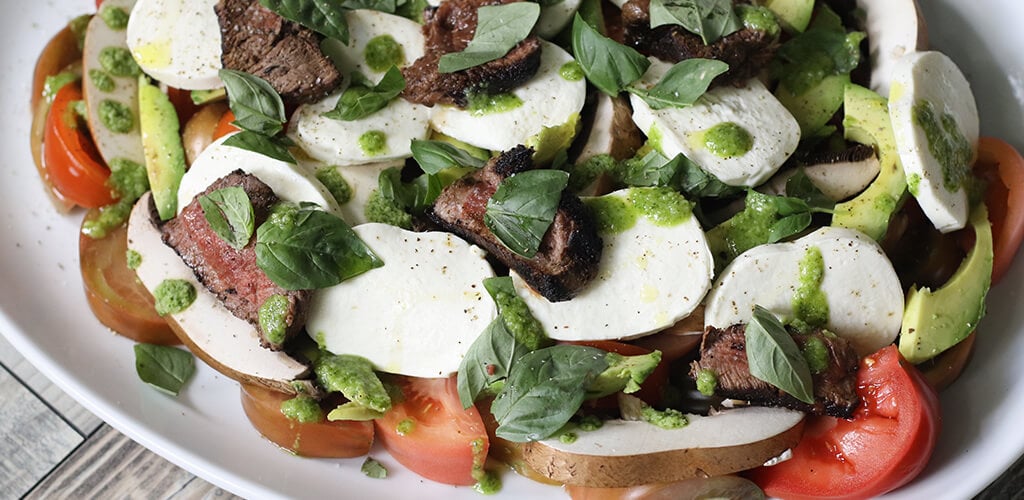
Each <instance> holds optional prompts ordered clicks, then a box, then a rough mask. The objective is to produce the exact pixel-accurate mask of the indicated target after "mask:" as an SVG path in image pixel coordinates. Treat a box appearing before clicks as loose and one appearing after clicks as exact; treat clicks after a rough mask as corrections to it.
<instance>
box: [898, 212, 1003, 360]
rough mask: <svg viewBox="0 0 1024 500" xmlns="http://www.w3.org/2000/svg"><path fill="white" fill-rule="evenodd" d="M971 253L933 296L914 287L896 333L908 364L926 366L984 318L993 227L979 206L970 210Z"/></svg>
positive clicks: (930, 292) (927, 290)
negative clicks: (898, 334)
mask: <svg viewBox="0 0 1024 500" xmlns="http://www.w3.org/2000/svg"><path fill="white" fill-rule="evenodd" d="M970 224H971V227H973V228H974V248H972V249H971V251H970V252H968V253H967V257H965V258H964V261H963V262H962V263H961V264H960V267H959V268H958V269H957V270H956V272H955V273H953V277H952V278H950V279H949V281H948V282H946V284H945V285H943V286H942V288H939V289H938V290H935V291H934V292H933V291H931V290H929V289H928V288H921V289H918V288H917V287H912V288H911V289H910V293H908V294H907V305H906V308H905V309H904V311H903V327H902V328H901V329H900V353H901V354H903V357H904V358H906V360H907V361H909V362H911V363H915V364H916V363H921V362H923V361H928V360H929V359H931V358H933V357H935V356H936V355H938V354H940V353H941V352H943V351H945V350H946V349H949V348H950V347H953V346H955V345H956V344H957V343H959V342H960V341H961V340H963V339H965V338H967V336H968V335H970V334H971V332H973V331H974V329H975V328H976V327H977V326H978V322H979V321H981V317H982V316H984V315H985V295H986V294H987V293H988V288H989V285H991V283H992V227H991V225H990V224H989V222H988V210H986V209H985V204H983V203H980V204H978V205H977V206H975V207H974V209H973V210H971V218H970Z"/></svg>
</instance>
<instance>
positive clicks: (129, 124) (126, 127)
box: [99, 99, 135, 134]
mask: <svg viewBox="0 0 1024 500" xmlns="http://www.w3.org/2000/svg"><path fill="white" fill-rule="evenodd" d="M99 115H100V123H102V124H103V126H104V127H107V129H108V130H110V131H111V132H114V133H117V134H127V133H128V132H131V131H132V129H133V128H135V117H134V116H132V109H131V108H129V107H128V106H127V105H125V104H124V103H121V102H118V101H113V100H110V99H104V100H102V101H100V107H99Z"/></svg>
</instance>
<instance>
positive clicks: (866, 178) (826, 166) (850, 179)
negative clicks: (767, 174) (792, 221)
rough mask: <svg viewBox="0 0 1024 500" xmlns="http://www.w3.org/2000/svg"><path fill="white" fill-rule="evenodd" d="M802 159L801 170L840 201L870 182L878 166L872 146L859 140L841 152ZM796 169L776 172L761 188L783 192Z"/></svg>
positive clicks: (859, 190) (769, 191) (773, 191)
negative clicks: (803, 164) (804, 163)
mask: <svg viewBox="0 0 1024 500" xmlns="http://www.w3.org/2000/svg"><path fill="white" fill-rule="evenodd" d="M804 161H805V162H806V165H805V166H804V167H803V169H804V174H806V175H807V177H808V178H809V179H810V180H811V183H813V184H814V185H815V186H816V187H817V188H818V189H820V190H821V192H822V193H824V194H825V196H828V197H829V199H831V200H833V201H842V200H845V199H847V198H851V197H853V196H854V195H856V194H858V193H860V192H861V191H863V190H864V189H866V188H867V187H868V185H870V184H871V181H873V180H874V179H875V177H877V176H878V171H879V170H880V169H881V164H880V163H879V162H878V156H876V155H875V151H874V149H872V148H871V147H870V146H865V145H862V144H858V145H855V146H854V147H852V148H850V149H848V150H846V151H843V152H841V153H828V154H821V155H815V156H813V157H808V158H806V159H805V160H804ZM796 172H797V169H795V168H790V169H786V170H783V171H781V172H779V173H778V174H776V175H775V176H774V177H772V178H771V179H770V180H769V181H768V182H767V183H765V185H764V186H763V188H762V189H761V191H763V192H766V193H769V194H775V195H784V194H785V193H786V182H787V181H788V180H789V178H790V177H792V176H793V175H795V174H796Z"/></svg>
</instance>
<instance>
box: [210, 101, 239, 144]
mask: <svg viewBox="0 0 1024 500" xmlns="http://www.w3.org/2000/svg"><path fill="white" fill-rule="evenodd" d="M234 121H235V114H234V113H232V112H231V110H230V109H229V110H227V111H225V112H224V114H223V115H221V117H220V121H218V122H217V128H215V129H213V140H215V141H216V140H217V139H220V138H221V137H224V136H225V135H228V134H230V133H232V132H238V131H239V130H241V129H239V128H238V127H236V126H234V125H232V123H233V122H234Z"/></svg>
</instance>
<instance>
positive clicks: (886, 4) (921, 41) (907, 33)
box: [857, 0, 928, 96]
mask: <svg viewBox="0 0 1024 500" xmlns="http://www.w3.org/2000/svg"><path fill="white" fill-rule="evenodd" d="M857 7H858V8H860V9H862V10H863V11H864V16H865V19H864V31H866V32H867V35H868V52H869V53H870V56H871V90H874V91H875V92H878V93H879V94H881V95H883V96H885V95H889V86H890V84H891V78H892V71H893V68H894V67H895V66H896V62H897V61H899V60H900V58H901V57H903V56H904V55H906V54H909V53H911V52H915V51H917V49H919V48H925V47H927V46H928V33H927V30H926V29H925V25H924V18H922V17H921V13H920V12H919V11H918V5H917V1H916V0H857Z"/></svg>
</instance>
